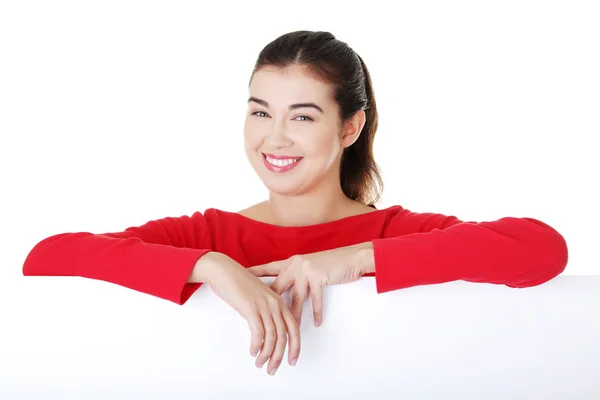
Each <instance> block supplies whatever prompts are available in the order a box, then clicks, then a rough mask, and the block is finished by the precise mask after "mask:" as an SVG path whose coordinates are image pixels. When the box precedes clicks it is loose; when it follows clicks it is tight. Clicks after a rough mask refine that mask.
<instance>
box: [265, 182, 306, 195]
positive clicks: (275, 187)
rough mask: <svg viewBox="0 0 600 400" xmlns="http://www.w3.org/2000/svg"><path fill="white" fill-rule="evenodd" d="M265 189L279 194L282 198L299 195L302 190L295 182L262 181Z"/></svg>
mask: <svg viewBox="0 0 600 400" xmlns="http://www.w3.org/2000/svg"><path fill="white" fill-rule="evenodd" d="M262 182H263V184H264V185H265V187H266V188H267V189H268V190H269V191H270V192H272V193H275V194H278V195H280V196H292V195H298V194H300V193H301V190H302V188H301V187H300V186H298V185H297V184H294V182H279V183H275V182H267V181H265V180H264V179H263V180H262Z"/></svg>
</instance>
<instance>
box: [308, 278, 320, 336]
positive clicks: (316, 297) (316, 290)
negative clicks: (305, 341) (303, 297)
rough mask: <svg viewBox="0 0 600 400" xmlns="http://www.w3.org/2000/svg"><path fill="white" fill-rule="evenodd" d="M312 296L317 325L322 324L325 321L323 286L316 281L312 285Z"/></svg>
mask: <svg viewBox="0 0 600 400" xmlns="http://www.w3.org/2000/svg"><path fill="white" fill-rule="evenodd" d="M310 297H311V299H312V309H313V318H314V320H315V326H320V325H321V323H323V287H322V286H321V285H319V284H316V283H315V284H312V285H310Z"/></svg>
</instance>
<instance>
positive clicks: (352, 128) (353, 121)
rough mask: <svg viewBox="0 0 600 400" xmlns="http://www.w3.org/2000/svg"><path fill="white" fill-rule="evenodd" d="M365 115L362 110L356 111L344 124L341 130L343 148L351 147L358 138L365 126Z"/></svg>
mask: <svg viewBox="0 0 600 400" xmlns="http://www.w3.org/2000/svg"><path fill="white" fill-rule="evenodd" d="M365 121H366V114H365V111H364V110H358V111H357V112H356V113H354V115H353V116H352V118H350V119H349V120H348V121H346V123H345V124H344V126H343V128H342V146H343V147H344V148H346V147H349V146H352V144H354V142H356V140H357V139H358V137H359V136H360V133H361V132H362V129H363V127H364V125H365Z"/></svg>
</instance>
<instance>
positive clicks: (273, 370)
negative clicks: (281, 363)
mask: <svg viewBox="0 0 600 400" xmlns="http://www.w3.org/2000/svg"><path fill="white" fill-rule="evenodd" d="M276 371H277V368H273V369H272V370H271V372H269V375H271V376H273V375H275V372H276Z"/></svg>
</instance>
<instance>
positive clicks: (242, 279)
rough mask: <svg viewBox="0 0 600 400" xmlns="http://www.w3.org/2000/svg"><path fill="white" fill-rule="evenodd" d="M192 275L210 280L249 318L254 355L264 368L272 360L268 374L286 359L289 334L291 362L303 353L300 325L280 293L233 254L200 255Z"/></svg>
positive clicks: (227, 300)
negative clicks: (233, 257)
mask: <svg viewBox="0 0 600 400" xmlns="http://www.w3.org/2000/svg"><path fill="white" fill-rule="evenodd" d="M190 278H193V280H192V281H196V282H206V283H208V284H209V285H210V287H211V289H212V290H213V291H214V292H215V294H216V295H217V296H219V297H220V298H221V299H223V300H224V301H225V302H226V303H227V304H229V305H230V306H232V307H233V308H234V309H235V310H236V311H237V312H238V313H239V314H240V315H241V316H242V317H244V318H245V319H246V321H248V326H249V327H250V332H251V343H250V354H251V355H252V356H253V357H254V356H256V355H257V354H258V352H259V351H260V354H259V355H258V357H257V358H256V362H255V365H256V366H257V367H258V368H261V367H262V366H263V365H264V363H265V362H266V361H267V360H269V358H270V361H269V364H268V366H267V373H269V374H270V375H274V374H275V371H276V370H277V368H278V367H279V365H280V364H281V361H282V360H283V354H284V352H285V347H286V344H287V342H288V337H289V349H288V363H289V364H290V365H295V364H296V361H297V359H298V356H299V354H300V328H299V326H298V324H297V322H296V319H295V318H294V316H293V315H292V312H291V311H290V310H289V308H288V307H287V305H286V304H285V302H284V301H283V299H282V298H281V296H280V295H278V294H277V293H275V292H274V291H273V290H272V289H271V288H270V287H269V286H268V285H267V284H265V283H263V282H262V281H261V280H260V279H258V278H257V277H256V276H254V274H252V273H251V272H250V271H248V270H246V268H245V267H244V266H243V265H241V264H239V263H238V262H236V261H235V260H233V259H232V258H231V257H229V256H227V255H225V254H223V253H218V252H209V253H206V254H205V255H204V256H202V257H200V259H199V260H198V262H197V263H196V266H195V267H194V271H192V275H191V276H190Z"/></svg>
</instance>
